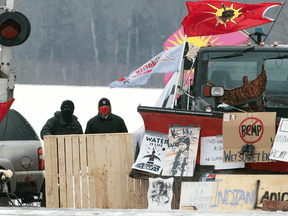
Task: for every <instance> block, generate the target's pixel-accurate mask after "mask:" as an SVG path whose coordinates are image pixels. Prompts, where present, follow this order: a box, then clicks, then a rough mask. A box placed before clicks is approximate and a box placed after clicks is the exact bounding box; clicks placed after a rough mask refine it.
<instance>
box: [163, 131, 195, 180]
mask: <svg viewBox="0 0 288 216" xmlns="http://www.w3.org/2000/svg"><path fill="white" fill-rule="evenodd" d="M199 134H200V128H194V127H170V128H169V134H168V138H169V147H168V149H167V151H166V156H165V159H164V165H163V172H162V175H163V176H181V177H188V176H189V177H192V176H193V175H194V170H195V165H196V157H197V150H198V143H199Z"/></svg>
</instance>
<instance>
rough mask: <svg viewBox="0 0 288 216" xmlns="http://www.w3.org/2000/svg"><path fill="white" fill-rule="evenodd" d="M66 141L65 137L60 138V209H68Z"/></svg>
mask: <svg viewBox="0 0 288 216" xmlns="http://www.w3.org/2000/svg"><path fill="white" fill-rule="evenodd" d="M64 142H65V140H64V136H59V137H58V157H59V160H58V161H59V186H60V208H67V196H66V195H67V184H66V167H65V143H64Z"/></svg>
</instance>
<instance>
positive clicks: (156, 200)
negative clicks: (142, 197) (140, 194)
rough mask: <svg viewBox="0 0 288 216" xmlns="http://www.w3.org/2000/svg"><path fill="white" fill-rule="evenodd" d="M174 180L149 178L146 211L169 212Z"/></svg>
mask: <svg viewBox="0 0 288 216" xmlns="http://www.w3.org/2000/svg"><path fill="white" fill-rule="evenodd" d="M173 181H174V178H169V179H162V178H149V190H148V194H147V196H148V209H150V210H151V209H153V210H171V202H172V198H173Z"/></svg>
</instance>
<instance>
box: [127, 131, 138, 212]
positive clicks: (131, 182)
mask: <svg viewBox="0 0 288 216" xmlns="http://www.w3.org/2000/svg"><path fill="white" fill-rule="evenodd" d="M125 144H126V145H125V156H126V167H127V173H126V176H127V177H128V176H129V172H130V171H131V167H132V165H133V163H134V154H133V147H132V146H133V144H132V134H131V133H125ZM127 181H128V199H129V200H130V202H129V207H128V208H130V209H133V208H135V204H136V195H135V190H136V188H135V187H136V184H137V183H136V181H135V179H132V178H130V177H128V179H127Z"/></svg>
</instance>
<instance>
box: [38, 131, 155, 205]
mask: <svg viewBox="0 0 288 216" xmlns="http://www.w3.org/2000/svg"><path fill="white" fill-rule="evenodd" d="M44 155H45V184H46V185H45V189H46V207H47V208H85V209H86V208H87V209H88V208H109V209H131V208H136V209H143V208H147V206H148V201H147V191H148V186H149V182H148V180H143V179H132V178H130V177H129V172H130V170H131V166H132V164H133V149H132V135H131V134H129V133H116V134H95V135H92V134H91V135H90V134H87V135H86V134H85V135H59V136H45V138H44Z"/></svg>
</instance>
